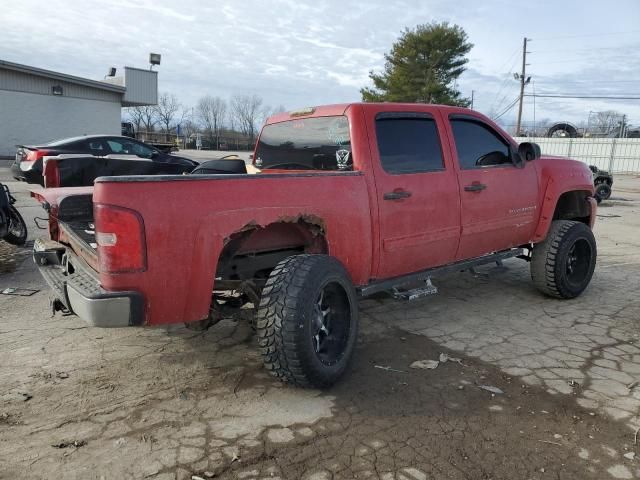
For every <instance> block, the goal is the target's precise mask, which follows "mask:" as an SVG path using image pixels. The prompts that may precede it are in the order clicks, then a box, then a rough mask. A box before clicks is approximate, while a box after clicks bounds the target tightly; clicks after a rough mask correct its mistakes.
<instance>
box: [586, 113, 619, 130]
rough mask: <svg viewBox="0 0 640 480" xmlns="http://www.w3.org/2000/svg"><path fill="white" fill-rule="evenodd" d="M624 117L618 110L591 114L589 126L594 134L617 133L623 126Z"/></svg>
mask: <svg viewBox="0 0 640 480" xmlns="http://www.w3.org/2000/svg"><path fill="white" fill-rule="evenodd" d="M622 120H623V115H622V114H621V113H620V112H618V111H616V110H605V111H603V112H591V113H590V114H589V126H590V127H591V129H592V130H594V131H593V133H596V134H601V135H608V134H611V133H613V132H617V131H618V130H619V129H620V125H621V124H622Z"/></svg>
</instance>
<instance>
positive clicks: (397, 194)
mask: <svg viewBox="0 0 640 480" xmlns="http://www.w3.org/2000/svg"><path fill="white" fill-rule="evenodd" d="M410 196H411V192H407V191H406V190H394V191H393V192H387V193H385V194H384V195H383V196H382V198H384V199H385V200H402V199H403V198H409V197H410Z"/></svg>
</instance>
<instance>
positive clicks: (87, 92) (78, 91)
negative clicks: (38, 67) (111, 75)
mask: <svg viewBox="0 0 640 480" xmlns="http://www.w3.org/2000/svg"><path fill="white" fill-rule="evenodd" d="M54 85H60V86H61V87H62V89H63V92H64V93H63V94H62V95H60V96H62V97H73V98H85V99H88V100H100V101H103V102H118V103H120V102H121V101H122V95H123V94H122V93H118V92H110V91H108V90H100V89H98V88H91V87H88V86H84V85H78V84H75V83H70V82H64V81H59V80H55V79H51V78H46V77H41V76H38V75H30V74H27V73H23V72H16V71H14V70H8V69H0V90H7V91H12V92H25V93H36V94H40V95H52V94H51V87H52V86H54ZM1 107H2V105H0V108H1ZM0 114H1V112H0Z"/></svg>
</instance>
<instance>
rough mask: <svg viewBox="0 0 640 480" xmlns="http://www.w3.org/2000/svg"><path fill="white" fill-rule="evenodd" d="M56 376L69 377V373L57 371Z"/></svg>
mask: <svg viewBox="0 0 640 480" xmlns="http://www.w3.org/2000/svg"><path fill="white" fill-rule="evenodd" d="M56 377H57V378H60V379H65V378H69V374H68V373H67V372H56Z"/></svg>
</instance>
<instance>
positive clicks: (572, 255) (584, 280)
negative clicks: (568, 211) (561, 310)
mask: <svg viewBox="0 0 640 480" xmlns="http://www.w3.org/2000/svg"><path fill="white" fill-rule="evenodd" d="M596 255H597V252H596V240H595V238H594V236H593V232H592V231H591V229H590V228H589V227H588V226H587V225H585V224H584V223H582V222H575V221H571V220H556V221H554V222H553V223H552V224H551V227H550V229H549V233H548V234H547V238H545V240H544V241H543V242H541V243H539V244H537V245H536V246H535V247H534V248H533V255H532V258H531V278H532V279H533V283H534V285H535V286H536V288H538V290H540V291H541V292H542V293H544V294H546V295H549V296H551V297H556V298H575V297H577V296H578V295H580V294H581V293H582V292H583V291H584V289H585V288H587V285H589V282H590V281H591V277H592V276H593V271H594V269H595V266H596Z"/></svg>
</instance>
